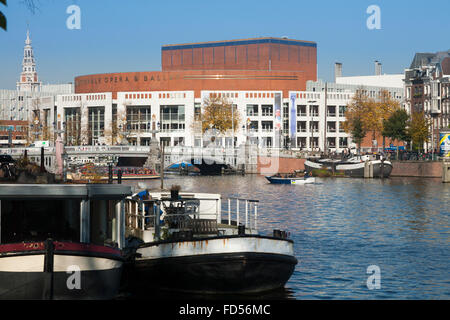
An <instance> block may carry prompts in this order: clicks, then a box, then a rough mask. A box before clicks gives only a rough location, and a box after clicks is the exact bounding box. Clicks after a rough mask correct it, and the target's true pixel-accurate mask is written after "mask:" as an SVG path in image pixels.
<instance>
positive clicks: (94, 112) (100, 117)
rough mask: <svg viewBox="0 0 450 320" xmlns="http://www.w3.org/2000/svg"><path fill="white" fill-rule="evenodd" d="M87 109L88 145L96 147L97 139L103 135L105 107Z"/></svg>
mask: <svg viewBox="0 0 450 320" xmlns="http://www.w3.org/2000/svg"><path fill="white" fill-rule="evenodd" d="M88 109H89V126H88V128H89V130H88V137H89V144H90V145H97V144H98V143H99V138H100V137H104V133H105V107H91V108H88Z"/></svg>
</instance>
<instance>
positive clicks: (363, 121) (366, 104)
mask: <svg viewBox="0 0 450 320" xmlns="http://www.w3.org/2000/svg"><path fill="white" fill-rule="evenodd" d="M398 109H400V103H399V102H398V101H397V100H395V99H392V97H391V96H390V94H389V92H388V91H385V90H383V91H381V92H380V95H379V97H378V98H377V99H375V98H371V97H369V96H368V95H367V93H366V90H364V88H363V87H360V88H359V89H358V90H357V91H356V93H355V94H354V96H353V98H352V100H351V101H350V102H349V103H348V105H347V110H346V113H345V117H346V121H345V122H344V130H345V131H346V132H347V133H349V134H352V132H354V133H355V132H360V134H362V133H365V134H366V133H369V132H370V133H372V140H375V139H376V136H377V134H379V133H381V132H382V131H383V122H384V121H385V120H387V119H388V118H389V117H390V116H391V114H392V113H393V112H395V111H396V110H398ZM355 126H358V127H355ZM359 126H360V127H359ZM355 142H356V141H355ZM383 145H384V140H383Z"/></svg>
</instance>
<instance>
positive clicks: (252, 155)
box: [1, 145, 270, 171]
mask: <svg viewBox="0 0 450 320" xmlns="http://www.w3.org/2000/svg"><path fill="white" fill-rule="evenodd" d="M25 150H26V152H27V156H28V157H29V158H30V159H31V161H34V162H36V163H40V157H41V148H35V147H31V148H2V149H1V153H2V154H9V155H11V156H12V157H13V158H15V159H19V158H20V157H22V156H23V155H24V154H25ZM64 151H65V157H66V159H67V161H68V163H87V162H93V161H95V162H100V163H105V164H106V163H108V162H111V161H112V162H116V161H117V160H118V159H119V158H143V159H146V158H147V157H148V155H149V152H150V147H148V146H66V147H64ZM260 152H261V150H260V149H257V148H256V146H252V145H242V146H241V147H239V148H226V147H213V148H211V147H205V148H202V147H185V146H175V147H164V166H165V167H167V166H169V165H171V164H174V163H177V162H181V161H185V162H190V163H192V164H194V165H202V164H203V165H214V164H216V165H224V166H228V167H230V168H232V169H237V168H238V167H239V166H240V165H246V166H248V165H254V166H255V168H256V163H257V156H258V154H260ZM266 152H267V151H266ZM268 152H269V154H270V150H269V151H268ZM44 156H45V161H44V162H45V167H46V168H47V170H49V171H53V170H55V169H56V155H55V148H54V147H47V148H44Z"/></svg>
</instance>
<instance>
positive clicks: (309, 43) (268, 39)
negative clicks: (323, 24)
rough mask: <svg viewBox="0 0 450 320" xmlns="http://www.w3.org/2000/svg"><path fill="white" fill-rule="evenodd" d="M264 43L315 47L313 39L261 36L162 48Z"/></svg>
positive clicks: (177, 48)
mask: <svg viewBox="0 0 450 320" xmlns="http://www.w3.org/2000/svg"><path fill="white" fill-rule="evenodd" d="M265 43H278V44H287V45H297V46H307V47H317V43H316V42H313V41H305V40H295V39H288V38H285V37H283V38H274V37H262V38H250V39H237V40H224V41H207V42H195V43H184V44H168V45H163V46H162V50H179V49H195V48H208V47H223V46H239V45H247V44H265Z"/></svg>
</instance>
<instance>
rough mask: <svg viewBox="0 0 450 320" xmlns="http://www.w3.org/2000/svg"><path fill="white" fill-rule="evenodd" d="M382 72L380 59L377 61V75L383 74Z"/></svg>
mask: <svg viewBox="0 0 450 320" xmlns="http://www.w3.org/2000/svg"><path fill="white" fill-rule="evenodd" d="M381 73H382V66H381V62H379V61H378V60H377V61H375V75H376V76H381Z"/></svg>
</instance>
